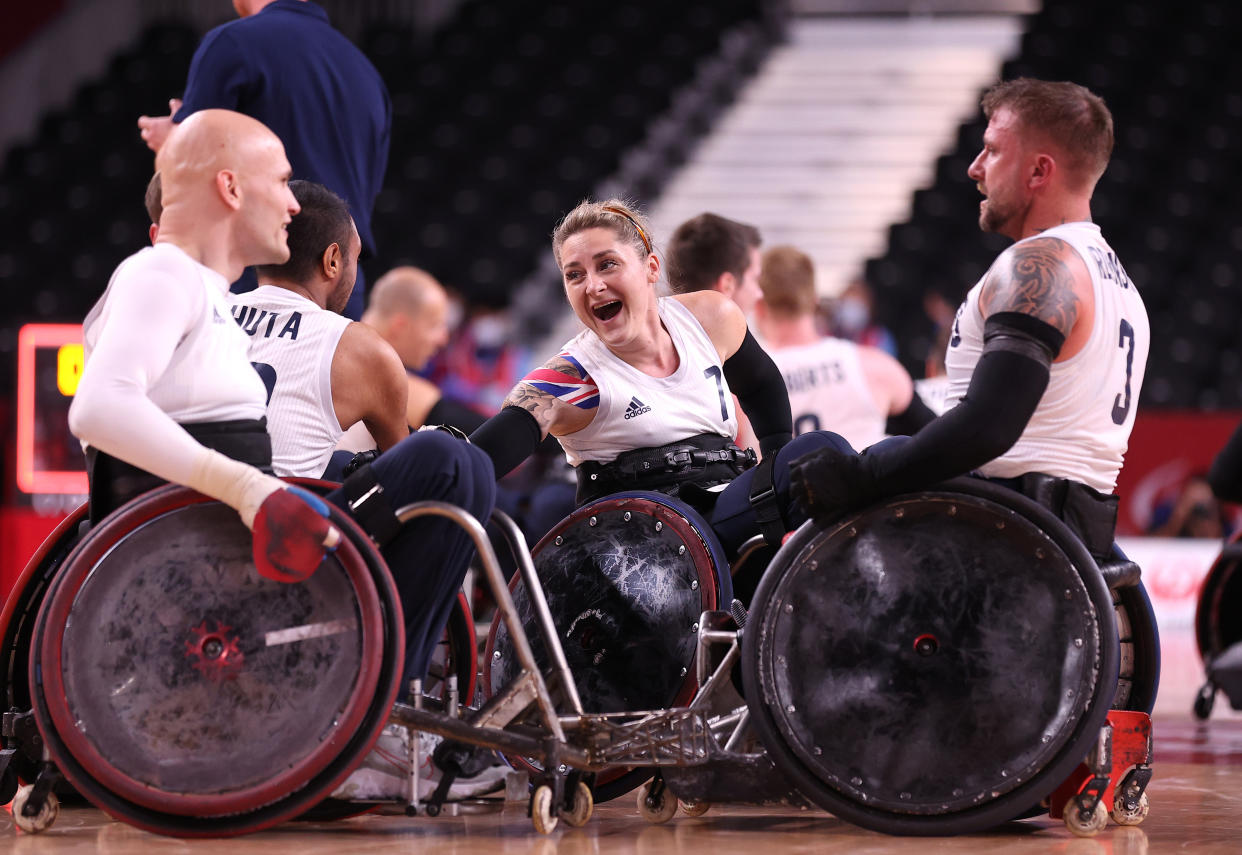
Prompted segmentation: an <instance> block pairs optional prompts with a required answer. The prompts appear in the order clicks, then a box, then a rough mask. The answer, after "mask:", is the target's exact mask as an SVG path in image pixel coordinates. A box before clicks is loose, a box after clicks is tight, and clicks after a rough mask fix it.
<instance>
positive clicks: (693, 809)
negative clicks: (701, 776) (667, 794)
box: [681, 802, 712, 816]
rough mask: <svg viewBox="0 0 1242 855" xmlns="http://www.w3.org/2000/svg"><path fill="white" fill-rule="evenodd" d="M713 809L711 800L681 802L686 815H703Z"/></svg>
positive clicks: (682, 810)
mask: <svg viewBox="0 0 1242 855" xmlns="http://www.w3.org/2000/svg"><path fill="white" fill-rule="evenodd" d="M711 809H712V803H711V802H681V812H682V813H684V814H685V815H686V816H702V815H703V814H705V813H707V812H708V811H709V810H711Z"/></svg>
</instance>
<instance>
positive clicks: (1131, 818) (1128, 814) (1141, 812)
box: [1113, 793, 1151, 825]
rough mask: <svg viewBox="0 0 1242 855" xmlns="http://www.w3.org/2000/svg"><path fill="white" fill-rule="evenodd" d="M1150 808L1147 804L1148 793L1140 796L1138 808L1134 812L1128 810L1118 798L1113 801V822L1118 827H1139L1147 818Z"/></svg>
mask: <svg viewBox="0 0 1242 855" xmlns="http://www.w3.org/2000/svg"><path fill="white" fill-rule="evenodd" d="M1150 807H1151V806H1150V805H1149V804H1148V803H1147V793H1143V795H1141V796H1139V801H1138V806H1137V807H1135V808H1134V810H1126V806H1125V804H1124V803H1123V802H1122V800H1121V797H1120V796H1118V797H1117V798H1115V799H1113V822H1115V823H1117V824H1118V825H1138V824H1139V823H1140V822H1142V821H1143V820H1144V819H1146V818H1147V811H1148V810H1149V809H1150Z"/></svg>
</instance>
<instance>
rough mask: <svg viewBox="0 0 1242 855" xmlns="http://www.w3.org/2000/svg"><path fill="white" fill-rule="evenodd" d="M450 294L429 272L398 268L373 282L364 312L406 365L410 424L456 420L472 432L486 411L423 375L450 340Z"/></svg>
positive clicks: (453, 422) (458, 425)
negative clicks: (456, 397) (444, 391)
mask: <svg viewBox="0 0 1242 855" xmlns="http://www.w3.org/2000/svg"><path fill="white" fill-rule="evenodd" d="M448 321H449V296H448V293H447V292H446V291H445V290H444V287H443V286H442V285H441V284H440V283H439V282H437V281H436V279H435V277H433V276H432V275H431V274H430V273H427V272H426V271H425V270H420V269H418V268H417V267H396V268H393V269H392V270H390V271H388V272H387V273H385V274H384V275H383V276H381V277H380V278H379V279H378V280H376V282H375V286H374V287H373V288H372V289H371V296H370V298H369V300H368V303H367V310H366V312H364V313H363V315H362V322H363V323H364V324H367V325H368V326H370V327H372V328H373V329H374V330H375V331H376V332H378V333H379V334H380V336H381V337H382V338H383V339H384V340H385V341H387V342H388V343H389V344H390V345H392V348H393V350H395V351H397V355H398V356H399V357H401V362H402V363H403V364H404V365H405V371H406V375H407V378H406V379H407V381H408V383H409V398H408V401H407V404H406V420H407V421H408V423H409V425H410V427H412V428H418V427H422V426H423V425H425V424H432V425H452V426H453V427H456V428H461V429H462V430H463V431H466V432H467V433H469V432H470V431H472V430H474V429H475V428H476V427H478V426H479V425H481V424H483V416H482V415H480V414H479V413H477V412H475V411H474V410H473V409H471V408H470V407H467V406H464V405H462V404H461V403H459V402H457V401H455V400H453V399H452V398H448V397H445V396H444V395H443V394H442V393H441V391H440V389H439V388H438V387H437V386H436V385H435V384H434V383H432V382H431V381H430V380H427V379H425V378H423V377H421V376H419V372H421V371H423V370H424V369H425V368H426V367H427V365H428V363H429V362H431V360H432V358H433V357H434V356H435V355H436V354H437V353H438V352H439V351H440V350H441V349H442V348H443V347H444V346H445V344H447V343H448V339H449V325H448Z"/></svg>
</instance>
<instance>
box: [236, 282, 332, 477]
mask: <svg viewBox="0 0 1242 855" xmlns="http://www.w3.org/2000/svg"><path fill="white" fill-rule="evenodd" d="M229 299H230V301H231V302H232V304H233V317H234V319H236V321H237V323H238V325H239V326H240V327H241V328H242V330H243V331H245V332H246V333H247V334H248V336H249V343H250V362H251V363H252V364H253V365H254V368H255V370H256V371H258V372H259V376H260V377H261V378H262V379H263V382H264V384H266V386H267V395H268V404H267V432H268V433H269V434H271V436H272V469H273V470H274V471H275V472H276V474H277V475H301V476H303V477H306V478H319V477H321V476H322V475H323V470H324V469H325V468H326V467H327V465H328V461H329V459H330V458H331V457H332V451H333V449H335V448H336V442H337V440H338V439H340V438H341V434H343V433H344V432H345V431H344V429H343V428H342V427H341V425H340V424H339V423H338V422H337V419H336V410H335V409H334V408H333V406H332V357H333V356H334V355H335V354H336V345H337V343H338V342H339V341H340V340H341V334H342V333H344V332H345V327H347V326H349V324H350V323H351V321H350V320H349V318H345V317H342V316H341V315H338V314H336V313H335V312H330V311H328V310H327V309H322V308H320V307H319V306H318V305H316V304H315V303H314V302H312V301H311V300H309V299H307V298H306V297H303V296H302V295H300V294H295V293H294V292H292V291H290V290H289V289H288V288H280V287H277V286H275V285H260V286H259V287H258V288H256V289H254V290H253V291H247V292H246V293H244V294H231V295H229Z"/></svg>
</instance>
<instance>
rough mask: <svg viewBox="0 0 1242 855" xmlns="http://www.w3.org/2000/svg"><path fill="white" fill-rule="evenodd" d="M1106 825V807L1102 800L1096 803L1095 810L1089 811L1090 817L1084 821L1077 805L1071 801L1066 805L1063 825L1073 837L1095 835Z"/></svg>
mask: <svg viewBox="0 0 1242 855" xmlns="http://www.w3.org/2000/svg"><path fill="white" fill-rule="evenodd" d="M1106 825H1108V807H1107V806H1106V805H1105V804H1104V802H1100V803H1099V804H1098V805H1096V806H1095V810H1094V811H1093V812H1092V813H1091V818H1090V819H1088V820H1085V821H1084V820H1083V818H1082V814H1081V813H1080V811H1079V810H1078V808H1077V807H1075V806H1074V805H1073V804H1072V803H1071V804H1068V805H1066V810H1065V827H1066V828H1068V829H1069V830H1070V831H1071V832H1072V833H1073V834H1074V836H1075V837H1095V835H1097V834H1099V833H1100V832H1101V831H1103V830H1104V826H1106Z"/></svg>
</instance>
